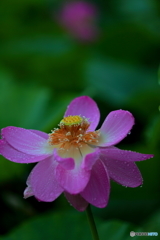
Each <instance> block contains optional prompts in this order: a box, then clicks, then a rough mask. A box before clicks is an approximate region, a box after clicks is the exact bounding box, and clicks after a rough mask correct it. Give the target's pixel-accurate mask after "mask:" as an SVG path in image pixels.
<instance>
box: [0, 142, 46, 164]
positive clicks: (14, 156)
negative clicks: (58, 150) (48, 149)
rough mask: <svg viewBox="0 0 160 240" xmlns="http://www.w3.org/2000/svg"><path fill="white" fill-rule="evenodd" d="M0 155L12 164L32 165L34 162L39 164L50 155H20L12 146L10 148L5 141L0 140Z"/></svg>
mask: <svg viewBox="0 0 160 240" xmlns="http://www.w3.org/2000/svg"><path fill="white" fill-rule="evenodd" d="M0 154H1V155H2V156H3V157H5V158H7V159H8V160H10V161H12V162H17V163H34V162H39V161H41V160H44V159H45V158H47V157H49V156H50V154H48V155H46V154H43V155H39V156H36V155H29V154H26V153H22V152H20V151H18V150H16V149H15V148H13V147H12V146H10V145H9V144H8V143H7V142H6V141H5V139H1V140H0Z"/></svg>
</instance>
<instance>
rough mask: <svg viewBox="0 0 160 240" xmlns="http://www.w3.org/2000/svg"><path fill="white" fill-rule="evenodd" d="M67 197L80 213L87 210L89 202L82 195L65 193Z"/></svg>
mask: <svg viewBox="0 0 160 240" xmlns="http://www.w3.org/2000/svg"><path fill="white" fill-rule="evenodd" d="M64 195H65V197H66V198H67V200H68V202H69V203H70V204H71V205H72V206H73V207H74V208H75V209H77V210H78V211H80V212H83V211H84V210H86V208H87V206H88V202H87V201H86V200H85V199H84V198H83V197H82V196H81V195H80V194H76V195H72V194H70V193H68V192H64Z"/></svg>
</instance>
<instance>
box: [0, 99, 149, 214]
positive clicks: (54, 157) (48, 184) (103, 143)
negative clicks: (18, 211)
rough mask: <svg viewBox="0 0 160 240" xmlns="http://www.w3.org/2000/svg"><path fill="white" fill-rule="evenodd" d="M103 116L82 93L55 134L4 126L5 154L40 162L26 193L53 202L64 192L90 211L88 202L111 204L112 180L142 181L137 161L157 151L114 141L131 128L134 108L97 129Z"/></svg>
mask: <svg viewBox="0 0 160 240" xmlns="http://www.w3.org/2000/svg"><path fill="white" fill-rule="evenodd" d="M99 119H100V112H99V109H98V107H97V105H96V103H95V102H94V101H93V100H92V99H91V98H90V97H88V96H81V97H78V98H75V99H74V100H73V101H72V102H71V103H70V105H69V106H68V108H67V110H66V112H65V114H64V117H63V119H62V120H61V121H60V123H59V127H58V128H55V129H54V130H52V131H51V133H49V134H47V133H44V132H41V131H38V130H27V129H24V128H19V127H13V126H9V127H6V128H3V129H2V133H1V134H2V139H1V140H0V154H1V155H3V156H4V157H5V158H7V159H8V160H10V161H12V162H17V163H34V162H38V164H37V165H36V166H35V167H34V168H33V170H32V171H31V173H30V175H29V177H28V180H27V188H26V189H25V191H24V198H27V197H30V196H35V198H37V199H38V200H40V201H44V202H52V201H54V200H55V199H56V198H57V197H58V196H59V195H60V194H61V193H62V192H64V194H65V197H66V198H67V200H68V201H69V202H70V203H71V204H72V205H73V207H75V208H76V209H77V210H78V211H84V210H85V209H86V207H87V205H88V203H90V204H92V205H94V206H96V207H99V208H104V207H106V205H107V203H108V200H109V194H110V180H114V181H116V182H117V183H119V184H121V185H124V186H127V187H132V188H134V187H137V186H140V185H141V184H142V176H141V173H140V171H139V169H138V168H137V166H136V164H135V163H134V162H135V161H142V160H146V159H149V158H151V157H153V155H151V154H141V153H137V152H132V151H127V150H120V149H118V148H117V147H115V146H114V145H115V144H117V143H119V142H120V141H121V140H122V139H123V138H125V137H126V136H127V134H128V133H129V132H130V130H131V128H132V126H133V124H134V117H133V116H132V114H131V113H130V112H128V111H124V110H117V111H112V112H110V113H109V115H108V116H107V117H106V119H105V120H104V122H103V124H102V126H101V128H100V129H99V130H95V129H96V127H97V125H98V123H99Z"/></svg>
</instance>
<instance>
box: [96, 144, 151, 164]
mask: <svg viewBox="0 0 160 240" xmlns="http://www.w3.org/2000/svg"><path fill="white" fill-rule="evenodd" d="M100 152H101V155H104V156H106V157H108V158H112V159H114V160H119V161H126V162H136V161H143V160H147V159H149V158H152V157H153V156H154V155H153V154H143V153H138V152H132V151H128V150H121V149H119V148H116V147H109V148H108V147H107V148H100Z"/></svg>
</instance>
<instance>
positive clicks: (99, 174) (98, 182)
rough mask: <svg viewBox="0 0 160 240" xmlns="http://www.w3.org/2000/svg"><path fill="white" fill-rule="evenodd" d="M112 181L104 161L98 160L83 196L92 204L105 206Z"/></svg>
mask: <svg viewBox="0 0 160 240" xmlns="http://www.w3.org/2000/svg"><path fill="white" fill-rule="evenodd" d="M109 193H110V181H109V177H108V173H107V170H106V168H105V165H104V164H103V162H101V161H100V160H98V161H97V162H96V163H95V164H94V166H93V168H92V171H91V177H90V180H89V182H88V184H87V186H86V188H85V189H84V190H83V192H81V196H82V197H83V198H84V199H85V200H86V201H87V202H89V203H91V204H92V205H94V206H96V207H99V208H104V207H106V206H107V204H108V200H109Z"/></svg>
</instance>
